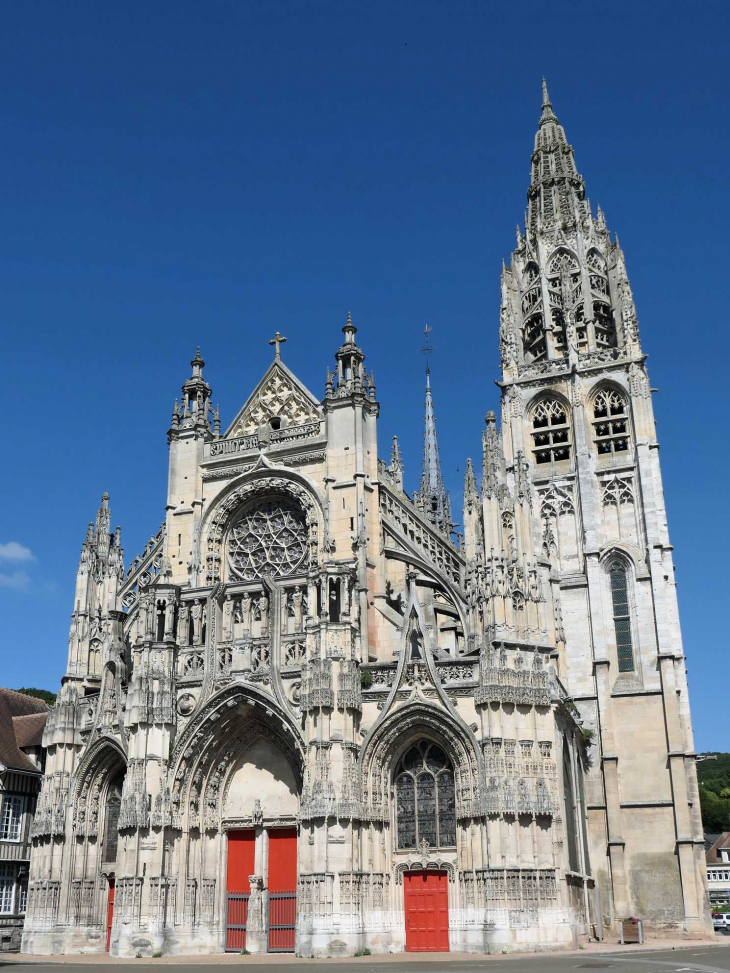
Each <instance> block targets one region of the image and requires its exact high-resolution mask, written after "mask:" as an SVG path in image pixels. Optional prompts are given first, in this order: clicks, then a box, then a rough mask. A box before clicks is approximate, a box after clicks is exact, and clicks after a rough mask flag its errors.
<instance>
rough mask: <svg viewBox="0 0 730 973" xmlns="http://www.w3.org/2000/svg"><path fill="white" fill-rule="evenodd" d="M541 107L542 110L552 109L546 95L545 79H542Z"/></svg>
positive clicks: (548, 97)
mask: <svg viewBox="0 0 730 973" xmlns="http://www.w3.org/2000/svg"><path fill="white" fill-rule="evenodd" d="M542 107H543V108H552V107H553V106H552V105H551V104H550V95H549V94H548V90H547V81H546V80H545V78H543V79H542Z"/></svg>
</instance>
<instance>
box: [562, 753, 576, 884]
mask: <svg viewBox="0 0 730 973" xmlns="http://www.w3.org/2000/svg"><path fill="white" fill-rule="evenodd" d="M570 764H571V760H570V749H569V747H568V744H567V742H564V743H563V800H564V801H565V831H566V837H567V839H568V867H569V868H570V869H571V871H574V872H577V871H580V862H579V861H578V835H577V833H576V810H577V809H576V806H575V788H574V787H573V771H572V768H571V766H570Z"/></svg>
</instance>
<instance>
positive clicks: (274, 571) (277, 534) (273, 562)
mask: <svg viewBox="0 0 730 973" xmlns="http://www.w3.org/2000/svg"><path fill="white" fill-rule="evenodd" d="M308 559H309V536H308V529H307V522H306V517H305V514H304V511H303V510H301V508H300V507H298V506H297V505H296V504H294V503H292V501H290V500H287V499H284V498H271V499H268V500H263V501H260V502H258V503H255V504H253V505H251V506H249V507H247V508H246V510H245V511H244V513H243V514H242V516H241V517H240V518H239V519H238V520H237V521H236V523H235V524H234V526H233V528H232V529H231V532H230V535H229V538H228V560H229V564H230V567H231V571H232V573H233V574H234V575H235V577H237V578H240V579H241V580H243V581H251V580H254V579H258V578H263V577H266V576H267V575H271V577H274V578H283V577H289V576H291V575H293V574H297V573H299V574H301V573H303V572H304V571H305V570H306V568H307V564H308Z"/></svg>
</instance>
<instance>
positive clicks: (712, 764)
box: [697, 753, 730, 833]
mask: <svg viewBox="0 0 730 973" xmlns="http://www.w3.org/2000/svg"><path fill="white" fill-rule="evenodd" d="M716 756H717V760H700V761H699V762H698V764H697V781H698V783H699V785H700V807H701V808H702V823H703V825H704V828H705V831H709V832H711V833H715V832H717V833H719V832H721V831H730V753H717V754H716Z"/></svg>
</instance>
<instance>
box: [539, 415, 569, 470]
mask: <svg viewBox="0 0 730 973" xmlns="http://www.w3.org/2000/svg"><path fill="white" fill-rule="evenodd" d="M532 439H533V442H534V447H533V454H534V456H535V462H536V463H539V464H542V463H552V462H562V461H563V460H568V459H570V451H571V441H570V422H569V420H568V413H567V411H566V409H565V406H564V405H563V404H562V403H561V402H558V401H557V399H543V400H542V401H541V402H539V403H538V404H537V406H536V407H535V409H534V411H533V413H532Z"/></svg>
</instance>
